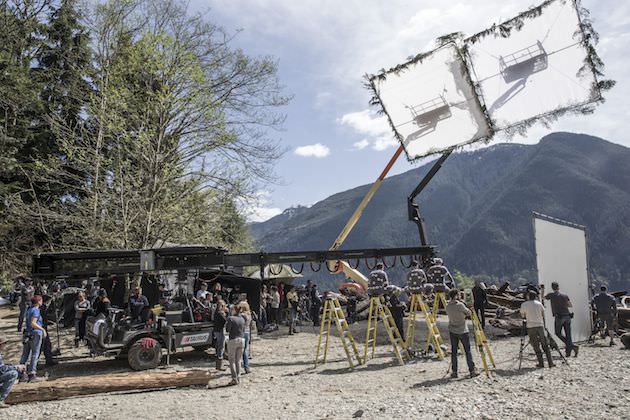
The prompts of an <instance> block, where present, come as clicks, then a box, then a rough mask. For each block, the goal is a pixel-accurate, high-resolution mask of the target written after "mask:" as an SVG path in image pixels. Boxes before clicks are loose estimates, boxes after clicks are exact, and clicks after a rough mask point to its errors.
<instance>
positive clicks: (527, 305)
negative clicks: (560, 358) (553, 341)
mask: <svg viewBox="0 0 630 420" xmlns="http://www.w3.org/2000/svg"><path fill="white" fill-rule="evenodd" d="M537 297H538V295H537V294H536V292H529V294H528V300H527V301H526V302H523V304H522V305H521V316H522V317H523V318H525V321H526V322H527V335H528V336H529V342H530V343H531V345H532V347H533V348H534V352H535V353H536V358H537V359H538V364H537V365H536V366H537V367H539V368H542V367H545V365H544V364H543V355H542V352H541V351H540V347H541V346H542V349H543V351H544V352H545V355H546V356H547V362H548V363H549V367H550V368H551V367H554V366H555V365H554V363H553V360H552V358H551V350H550V349H549V343H547V338H546V337H545V307H544V306H543V304H542V303H540V301H538V300H537V299H536V298H537Z"/></svg>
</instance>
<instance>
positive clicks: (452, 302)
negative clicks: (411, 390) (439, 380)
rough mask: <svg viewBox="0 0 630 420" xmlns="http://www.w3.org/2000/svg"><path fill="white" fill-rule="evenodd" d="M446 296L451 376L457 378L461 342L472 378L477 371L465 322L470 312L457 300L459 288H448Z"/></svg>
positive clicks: (477, 373)
mask: <svg viewBox="0 0 630 420" xmlns="http://www.w3.org/2000/svg"><path fill="white" fill-rule="evenodd" d="M448 298H449V301H448V304H447V305H446V315H447V316H448V332H449V336H450V339H451V365H452V368H453V373H451V378H457V350H458V348H459V343H462V347H463V348H464V354H465V355H466V364H467V365H468V372H469V374H470V377H471V378H474V377H475V376H477V375H479V372H478V371H477V368H476V367H475V362H474V361H473V357H472V352H471V351H470V336H469V333H468V325H467V323H466V317H467V316H470V314H471V313H472V312H471V311H470V309H468V308H467V307H466V305H465V304H464V302H462V301H460V300H459V290H457V289H451V290H449V292H448Z"/></svg>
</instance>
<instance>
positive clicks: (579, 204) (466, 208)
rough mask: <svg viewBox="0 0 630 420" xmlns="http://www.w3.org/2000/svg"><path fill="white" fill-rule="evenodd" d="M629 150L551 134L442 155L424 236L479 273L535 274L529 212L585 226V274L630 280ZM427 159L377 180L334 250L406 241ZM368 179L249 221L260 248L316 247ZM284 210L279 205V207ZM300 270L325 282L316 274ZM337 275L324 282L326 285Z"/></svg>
mask: <svg viewBox="0 0 630 420" xmlns="http://www.w3.org/2000/svg"><path fill="white" fill-rule="evenodd" d="M628 162H630V149H628V148H626V147H624V146H621V145H617V144H614V143H611V142H608V141H606V140H603V139H601V138H598V137H594V136H590V135H586V134H574V133H566V132H558V133H552V134H549V135H547V136H545V137H543V138H542V139H541V141H540V142H539V143H537V144H535V145H522V144H511V143H500V144H496V145H493V146H490V147H487V148H484V149H480V150H476V151H470V152H462V153H456V154H453V155H451V157H449V159H448V160H447V161H446V162H445V164H444V166H443V168H442V169H441V170H440V172H438V174H437V175H436V176H435V177H434V179H433V180H432V181H431V183H430V184H429V185H428V186H427V188H426V189H425V191H423V192H422V193H421V194H420V196H419V197H418V198H417V200H416V201H417V202H418V203H419V204H420V209H421V213H422V215H423V217H424V219H425V221H426V224H427V235H428V238H429V242H430V243H433V244H435V245H437V247H438V251H439V253H440V254H441V255H442V256H443V257H444V258H445V261H446V262H447V263H448V264H449V265H450V266H451V267H452V268H453V269H454V270H460V271H461V272H463V273H466V274H468V275H472V276H475V277H479V278H484V279H485V280H487V281H492V280H495V281H498V280H499V279H507V280H512V281H514V282H524V281H531V280H535V259H534V245H533V229H532V226H531V214H532V212H533V211H538V212H540V213H544V214H549V215H550V216H553V217H557V218H560V219H566V220H569V221H572V222H575V223H578V224H582V225H584V226H586V227H587V231H588V232H589V252H590V259H591V268H592V273H591V274H592V278H593V280H594V281H595V282H596V283H598V282H606V283H610V284H611V286H612V287H622V286H623V287H630V284H629V282H628V279H629V278H630V257H629V256H628V255H624V251H623V250H624V249H628V248H630V227H629V226H630V210H629V209H630V165H627V163H628ZM431 164H432V163H431V162H430V163H428V164H426V165H423V166H420V167H418V168H414V169H411V170H410V171H407V172H404V173H402V174H398V175H394V176H392V177H389V178H387V179H385V180H384V182H383V185H382V186H381V188H380V189H379V191H378V192H377V193H376V194H375V196H374V198H373V200H372V202H371V203H370V204H369V205H368V207H367V209H366V210H365V212H364V215H363V217H362V218H361V219H360V220H359V222H358V223H357V225H356V226H355V228H354V230H353V231H352V232H351V234H350V235H349V236H348V238H347V240H346V242H345V243H344V246H343V248H345V249H350V248H364V247H365V248H370V247H374V248H384V247H398V246H415V245H417V244H418V243H419V239H418V233H417V229H416V227H415V225H414V224H413V223H411V222H409V221H408V220H407V208H406V198H407V195H408V194H409V193H410V192H411V191H412V190H413V188H415V186H416V185H417V183H418V182H419V181H420V180H421V179H422V177H423V176H424V174H426V172H427V171H428V170H429V168H430V166H431ZM369 187H370V185H361V186H358V187H356V188H353V189H349V190H346V191H341V192H338V193H335V194H333V195H331V196H330V197H328V198H326V199H324V200H321V201H319V202H317V203H315V204H314V205H313V206H311V207H308V208H306V207H299V208H297V209H294V210H290V209H288V210H290V211H289V212H290V213H291V215H290V216H291V217H288V216H287V215H285V214H284V212H283V213H282V214H280V215H278V216H275V217H273V218H271V219H269V220H268V221H266V222H261V223H255V224H252V225H250V231H251V233H252V236H253V237H254V238H255V240H256V241H257V242H258V243H259V244H260V245H261V246H263V247H264V248H265V249H266V250H268V251H289V250H291V251H301V250H308V249H326V248H328V247H329V246H330V244H332V242H333V241H334V239H335V238H336V237H337V235H338V234H339V232H340V231H341V229H342V228H343V226H344V224H345V222H346V221H347V219H348V218H349V217H350V215H351V214H352V212H353V211H354V209H355V208H356V206H357V205H358V204H359V202H360V201H361V199H362V198H363V196H364V195H365V193H366V192H367V190H368V188H369ZM285 211H286V210H285ZM307 276H309V278H317V279H318V280H322V281H325V282H328V280H326V279H324V277H325V276H323V275H321V274H314V273H308V274H307ZM335 281H337V282H338V279H337V280H332V279H331V280H330V283H331V284H332V283H333V282H335Z"/></svg>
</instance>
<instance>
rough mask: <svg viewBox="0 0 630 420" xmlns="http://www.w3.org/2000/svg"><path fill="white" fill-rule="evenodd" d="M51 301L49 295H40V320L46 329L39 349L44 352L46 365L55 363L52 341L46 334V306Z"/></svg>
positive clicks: (48, 305)
mask: <svg viewBox="0 0 630 420" xmlns="http://www.w3.org/2000/svg"><path fill="white" fill-rule="evenodd" d="M51 301H52V297H51V296H48V295H46V296H43V297H42V306H41V308H40V312H41V314H42V322H43V324H44V330H46V337H44V339H43V340H42V347H41V351H42V352H43V353H44V358H46V366H47V367H51V366H55V365H56V364H57V361H56V360H55V358H54V357H53V352H52V342H51V341H50V335H48V308H49V307H50V302H51Z"/></svg>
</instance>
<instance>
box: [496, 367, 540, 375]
mask: <svg viewBox="0 0 630 420" xmlns="http://www.w3.org/2000/svg"><path fill="white" fill-rule="evenodd" d="M535 370H540V371H542V369H538V368H535V367H524V368H521V370H518V368H514V369H509V370H508V369H495V370H493V373H494V374H495V375H497V376H504V377H512V376H519V375H525V374H526V373H529V372H533V371H535Z"/></svg>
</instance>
